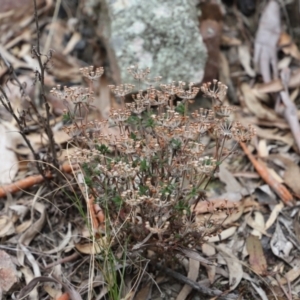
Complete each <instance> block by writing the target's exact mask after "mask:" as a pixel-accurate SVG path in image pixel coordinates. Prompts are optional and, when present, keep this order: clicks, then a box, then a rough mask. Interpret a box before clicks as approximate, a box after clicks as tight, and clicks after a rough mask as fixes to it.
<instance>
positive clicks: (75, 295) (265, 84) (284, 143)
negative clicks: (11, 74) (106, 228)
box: [0, 1, 300, 300]
mask: <svg viewBox="0 0 300 300" xmlns="http://www.w3.org/2000/svg"><path fill="white" fill-rule="evenodd" d="M14 2H16V1H12V3H14ZM294 2H295V1H294ZM26 3H27V1H26ZM45 3H46V6H43V5H45ZM295 3H296V2H295ZM264 4H265V3H264ZM24 5H27V4H24ZM53 5H54V3H53V2H52V1H46V2H44V1H38V7H39V14H40V16H41V18H42V19H43V18H45V19H46V18H47V17H49V16H51V17H52V15H51V13H50V11H51V10H49V9H50V7H53ZM284 5H287V4H282V6H284ZM290 5H291V4H290ZM30 7H31V6H30ZM216 7H218V6H216ZM257 8H258V6H257ZM12 9H13V10H12V11H14V10H15V9H16V8H14V7H13V8H12ZM222 9H223V10H225V11H230V10H231V7H228V6H226V5H224V4H223V5H222V7H221V9H220V11H222ZM282 11H283V9H282V8H280V6H279V5H278V3H277V2H276V1H269V3H268V4H266V5H265V6H264V10H263V13H262V14H261V15H260V14H259V10H258V9H257V11H256V13H255V17H251V16H248V17H247V16H244V15H241V12H240V11H239V12H236V13H235V14H234V15H233V17H232V20H228V19H227V17H226V15H225V16H224V20H223V23H222V24H221V23H218V22H219V21H216V20H215V21H212V19H210V18H211V17H207V18H206V25H205V24H204V25H205V26H207V27H209V26H216V28H217V42H218V43H219V44H218V45H217V49H218V51H215V53H213V56H212V57H217V56H218V57H219V58H218V59H219V61H220V64H221V67H220V68H219V69H220V70H218V69H214V70H213V72H214V76H215V74H217V72H219V76H220V77H223V79H222V80H223V81H224V82H225V83H228V85H229V86H230V91H231V93H232V94H233V95H234V96H233V97H231V96H230V93H229V100H230V101H231V100H232V99H234V101H235V104H236V105H238V106H239V109H238V110H237V111H236V112H235V113H236V115H237V118H238V119H240V120H241V122H248V123H249V122H250V123H254V125H255V126H256V129H257V138H256V140H254V141H253V142H252V145H250V146H249V147H247V149H246V148H244V147H243V146H242V148H243V151H244V152H243V151H240V152H239V153H237V154H236V155H235V157H234V158H230V161H229V163H228V164H227V166H225V165H221V167H220V170H219V176H218V178H219V179H218V180H219V182H220V184H219V185H216V186H214V185H213V184H212V188H211V190H210V191H209V193H210V197H209V199H207V200H206V201H204V202H200V203H198V204H197V206H196V207H194V208H193V210H194V212H195V213H196V217H197V218H198V220H199V222H200V223H201V224H203V225H204V226H208V223H207V220H211V221H213V222H211V223H209V224H210V225H209V226H216V227H217V228H218V229H219V232H218V234H217V235H216V236H211V237H207V238H206V241H205V243H204V244H203V245H202V247H201V248H199V249H197V251H192V250H190V249H184V248H180V245H178V249H179V250H178V251H179V252H180V253H181V255H183V256H185V257H186V258H188V262H189V269H188V271H187V272H186V271H185V270H184V269H180V270H169V269H165V272H164V274H165V277H166V279H165V282H166V284H165V285H162V284H160V283H157V282H156V281H158V280H157V279H158V278H159V276H158V274H159V269H157V270H153V273H152V274H147V276H146V275H145V274H146V273H142V275H143V276H141V278H140V280H139V281H137V282H138V284H137V285H135V281H134V280H133V282H132V283H131V284H130V285H129V286H131V288H132V290H131V291H130V292H128V293H127V295H128V296H127V298H126V295H125V296H124V299H146V298H147V297H148V298H149V297H150V298H151V299H161V298H160V297H161V294H168V293H167V291H168V289H170V285H172V282H173V283H174V281H172V280H175V281H176V282H177V283H178V282H179V283H180V285H179V288H178V289H177V290H176V292H172V293H171V295H170V297H172V296H173V298H174V299H176V298H177V299H186V298H187V297H190V298H189V299H197V298H196V297H194V296H195V291H202V292H203V291H205V293H207V295H208V294H209V295H210V297H215V299H218V298H219V299H222V297H223V299H225V298H224V297H228V298H226V299H238V298H239V299H254V298H255V299H258V298H261V299H263V300H264V299H284V298H283V296H282V295H285V297H286V295H287V296H288V297H290V299H292V298H293V299H299V296H298V293H299V291H300V285H299V278H300V262H299V259H298V257H297V251H299V244H300V241H299V239H300V226H299V220H300V217H299V216H300V212H299V199H300V190H299V184H298V179H297V178H299V160H300V157H299V146H296V145H299V131H297V130H296V129H295V127H294V126H295V125H293V124H299V111H300V110H299V107H300V101H299V100H300V98H299V92H298V91H297V90H296V89H297V88H299V86H300V80H299V74H300V69H299V64H297V60H299V50H298V47H297V45H299V37H298V40H297V39H296V37H295V36H292V35H289V34H287V32H285V31H283V26H282V24H283V22H284V20H283V19H282V16H281V14H282ZM5 13H6V12H5ZM10 16H13V17H12V19H11V20H9V19H7V17H5V14H4V15H3V16H2V15H1V18H2V17H3V18H6V21H7V23H6V25H5V23H3V24H2V23H1V26H0V30H1V32H2V33H3V34H2V36H1V44H2V46H1V49H0V53H1V56H2V57H3V58H5V59H6V61H8V62H9V63H10V64H11V65H12V66H13V67H14V69H16V70H19V72H20V73H22V76H24V77H23V79H22V82H25V81H26V82H28V84H27V88H29V87H31V86H32V84H31V82H32V81H33V80H34V76H33V73H32V72H31V71H30V72H28V70H30V69H32V70H33V71H34V70H35V68H36V67H35V63H34V62H33V60H32V59H31V56H30V48H31V47H30V43H31V36H33V33H35V29H34V26H29V27H27V26H25V25H24V24H31V25H32V20H33V17H32V16H33V14H32V12H30V11H28V13H26V14H24V16H20V15H18V14H11V15H10ZM238 16H240V17H239V20H238V21H237V20H236V19H235V18H237V17H238ZM241 16H242V17H241ZM259 17H260V18H259ZM81 18H82V19H79V20H77V21H78V22H83V21H84V18H86V16H85V15H84V14H81ZM208 20H209V21H208ZM253 20H254V21H253ZM255 20H256V21H255ZM53 22H54V23H53V24H52V25H53V26H54V25H55V26H56V27H55V28H59V30H58V31H57V32H58V33H60V35H54V36H53V37H52V38H53V39H54V42H53V44H56V45H57V47H58V48H57V49H56V51H57V52H56V53H55V54H54V56H53V65H54V66H55V67H52V68H51V69H50V70H48V71H47V72H46V82H49V87H50V86H53V85H54V84H53V83H54V82H55V81H59V82H64V83H72V84H81V77H80V75H79V73H78V68H79V67H82V57H79V56H80V54H79V53H78V52H77V53H76V45H77V44H78V43H80V41H82V40H84V39H85V37H84V36H83V35H82V34H81V32H79V31H77V29H76V27H75V29H72V30H73V31H72V30H70V26H69V24H68V22H66V20H65V19H63V18H61V19H59V20H56V21H55V20H54V21H53ZM216 22H217V23H216ZM232 22H233V23H234V24H232ZM238 22H240V23H239V24H240V25H239V26H238V27H236V24H237V23H238ZM251 22H256V23H255V24H256V28H258V30H257V31H256V32H255V31H251V30H249V28H248V25H249V24H251ZM9 24H20V26H19V28H18V30H17V29H16V28H15V25H14V26H12V29H11V31H10V32H8V31H5V28H6V26H11V25H9ZM224 24H225V26H224ZM205 26H204V27H205ZM45 28H47V30H48V31H49V30H53V29H52V26H50V27H49V26H48V27H45ZM53 28H54V27H53ZM205 28H206V27H205ZM66 36H70V38H69V40H68V42H67V43H65V42H64V38H65V37H66ZM245 37H248V38H249V37H251V39H249V40H246V39H245ZM48 38H49V36H48V35H47V34H46V33H45V31H43V36H42V40H44V41H45V42H46V41H47V39H48ZM253 40H254V43H253V42H252V41H253ZM95 41H96V39H94V41H93V42H94V46H95V45H97V43H96V42H95ZM209 42H210V41H209V40H208V41H207V43H209ZM214 42H215V41H211V43H214ZM220 44H222V45H223V46H224V45H225V46H226V47H223V48H221V49H219V45H220ZM16 45H18V47H16ZM208 46H210V47H208V49H212V48H213V47H214V45H213V44H211V45H208ZM95 47H97V46H95ZM219 50H220V51H219ZM253 50H254V54H253ZM21 53H22V55H20V54H21ZM99 53H100V50H99ZM232 53H236V54H237V55H236V56H235V57H233V55H232ZM279 54H280V55H279ZM279 57H280V58H281V62H280V61H279ZM291 58H292V59H291ZM84 59H87V58H86V57H85V58H84ZM91 59H92V61H91ZM98 59H99V55H96V54H94V57H92V58H91V57H89V58H88V59H87V61H89V62H91V63H94V62H95V61H97V60H98ZM283 59H284V60H283ZM101 60H102V61H104V60H105V58H104V57H101ZM282 70H283V71H282ZM286 70H287V71H286ZM280 71H281V73H280ZM7 72H8V67H7V66H5V65H3V66H2V65H1V69H0V76H1V78H2V79H4V80H7V78H8V77H7V74H8V73H7ZM282 72H283V73H282ZM284 72H289V76H288V77H283V76H284V75H285V73H284ZM236 74H238V76H237V75H236ZM280 74H282V76H281V77H280ZM259 75H262V79H261V78H260V77H259ZM208 76H209V74H208ZM237 78H238V79H237ZM105 81H108V79H107V78H105ZM8 85H9V91H8V90H6V91H7V92H8V93H10V98H11V99H12V100H11V101H12V103H13V105H14V106H15V107H18V108H19V110H20V111H21V110H22V109H26V107H24V105H25V102H24V101H20V99H21V98H20V96H18V95H20V91H19V88H18V87H17V86H16V85H15V84H11V82H10V81H9V82H8V83H7V86H8ZM101 85H102V86H103V84H99V89H100V86H101ZM29 90H31V91H28V94H31V95H33V94H34V88H30V89H29ZM96 93H97V91H96ZM98 93H99V95H100V94H101V93H100V92H99V91H98ZM274 94H276V96H277V97H279V96H280V97H281V98H280V99H281V100H278V99H276V97H274ZM106 95H108V93H107V94H106ZM18 97H19V98H18ZM102 97H103V94H102ZM109 97H110V96H109ZM99 99H100V96H99V98H98V100H97V101H96V103H97V104H96V106H97V107H98V115H99V116H100V117H101V115H102V116H106V115H107V111H108V106H113V105H115V104H116V103H114V99H109V101H108V100H107V99H108V97H105V102H104V101H102V100H101V101H100V100H99ZM226 101H227V100H226ZM51 105H52V111H53V112H54V114H55V118H54V119H53V120H52V121H53V123H52V126H53V128H54V129H55V130H54V135H55V140H56V141H57V144H58V145H59V147H61V151H62V153H64V154H63V155H62V156H61V159H62V160H63V159H65V157H64V155H65V153H67V152H66V151H65V149H66V144H67V143H68V142H69V137H68V136H67V135H66V134H65V132H64V131H62V125H63V120H62V114H63V106H61V103H60V102H59V101H57V99H52V100H51ZM290 108H292V109H290ZM1 110H2V108H1ZM3 115H5V113H4V112H3ZM291 115H292V116H293V119H291V118H290V116H291ZM6 117H7V116H6ZM94 117H95V116H91V118H94ZM0 125H1V126H0V131H1V135H0V136H1V143H0V144H1V147H0V157H1V161H2V162H3V163H1V167H0V171H1V172H0V173H1V176H0V182H1V185H2V186H3V191H4V193H3V195H2V198H1V199H0V204H1V206H0V209H1V210H0V238H1V247H2V250H0V255H1V258H2V259H0V264H2V265H1V266H0V270H1V271H0V291H1V293H2V294H3V295H4V297H7V295H11V294H12V293H16V295H17V297H18V298H17V299H21V298H22V297H23V296H25V295H27V294H28V293H29V295H30V297H31V298H32V299H41V298H42V297H43V296H45V295H50V296H51V295H52V297H54V295H56V297H57V299H63V298H59V297H61V296H62V295H64V294H67V295H69V296H70V298H71V299H83V295H84V296H86V295H87V292H81V291H82V290H83V289H82V290H81V289H80V288H79V287H81V285H80V284H81V283H82V282H83V279H82V278H84V280H87V281H88V280H89V277H90V272H89V267H90V266H89V259H86V258H89V257H93V256H95V255H99V256H102V255H103V251H102V250H103V248H102V246H103V245H105V244H107V243H108V241H106V236H105V234H104V233H103V232H102V233H101V234H99V235H98V236H96V237H91V234H90V233H88V234H87V227H86V224H84V221H83V219H82V217H81V216H80V214H79V213H78V210H77V209H76V208H75V204H74V202H72V201H70V200H69V198H68V197H66V194H63V193H60V192H59V187H55V188H53V186H52V189H51V188H50V187H49V186H47V184H46V185H44V190H39V185H42V182H43V180H44V179H43V178H41V179H39V181H35V182H36V183H37V185H36V186H35V187H31V186H24V187H23V185H19V184H18V183H17V184H16V185H17V186H19V187H22V188H21V190H22V189H28V188H29V190H27V191H26V193H25V192H24V193H22V192H20V188H16V189H11V190H10V189H5V187H7V186H6V184H9V183H12V182H14V181H15V179H22V178H23V177H24V176H27V175H28V174H30V172H31V171H32V169H31V167H30V164H25V168H23V169H22V168H21V163H20V161H21V160H24V159H25V160H26V159H27V160H31V159H33V157H32V156H31V153H30V151H28V149H26V148H25V147H24V142H23V140H22V139H21V138H20V136H19V135H18V134H17V133H16V132H17V130H16V128H15V125H16V124H14V121H13V120H11V119H10V120H9V119H7V121H5V122H4V121H3V122H1V124H0ZM28 130H29V131H28V138H29V139H30V140H31V141H32V144H33V145H34V148H35V150H36V151H40V154H41V157H42V154H43V148H44V147H45V146H46V144H47V142H48V141H47V139H45V136H44V134H43V132H41V130H40V129H39V127H38V126H37V124H36V123H34V122H33V123H32V124H30V126H28ZM70 146H71V147H70V153H71V151H73V149H74V148H73V147H72V145H70ZM256 151H257V152H256ZM286 154H288V156H286ZM272 155H276V156H277V159H278V160H279V161H281V166H278V165H274V157H273V158H272ZM247 157H248V159H249V160H248V159H247ZM272 160H273V161H272ZM4 162H5V164H4ZM235 174H244V175H245V176H237V175H235ZM247 174H248V175H249V174H252V175H253V176H252V175H251V176H248V175H247ZM65 176H66V177H67V179H68V180H69V181H70V182H72V184H73V182H74V181H73V177H72V176H71V175H65ZM280 178H281V181H280V182H279V179H280ZM263 186H267V187H268V188H269V190H270V191H271V192H272V191H273V195H272V196H268V197H267V196H263V194H262V193H260V194H258V193H255V190H256V191H257V190H258V189H261V188H262V187H263ZM253 187H255V188H253ZM47 189H51V192H52V194H51V193H47V196H45V190H47ZM53 189H54V190H55V192H53ZM56 189H57V190H56ZM9 192H11V193H13V194H12V195H9ZM3 196H7V200H4V198H3ZM10 197H13V198H14V200H13V202H10V201H9V198H10ZM70 197H72V196H70ZM262 199H263V201H262ZM5 203H8V205H5ZM207 203H209V205H211V206H210V207H213V209H218V210H220V211H219V212H218V214H216V215H215V214H212V211H207V205H208V204H207ZM77 204H78V203H77ZM224 206H226V209H232V208H235V209H236V210H235V211H234V212H233V213H231V214H230V215H229V216H228V215H227V213H226V209H223V208H224ZM221 208H222V209H221ZM93 239H94V241H93ZM233 241H234V244H233ZM146 243H147V241H145V244H146ZM137 248H140V247H137ZM74 253H75V254H76V255H74ZM153 255H155V251H154V253H153ZM102 259H104V257H102ZM103 261H104V260H103ZM48 265H49V266H50V267H51V266H52V267H51V268H50V269H47V268H46V267H47V266H48ZM130 265H131V266H130ZM126 266H130V268H131V269H133V270H134V271H133V272H136V271H140V270H141V269H139V268H138V267H137V266H136V264H135V263H134V259H132V260H129V261H128V262H126ZM55 267H57V270H58V271H57V272H58V274H55V275H54V273H53V274H52V275H51V272H52V271H54V270H56V269H55ZM94 268H95V273H96V275H97V276H96V277H94V278H98V279H99V278H100V279H101V278H102V280H103V282H101V283H99V284H98V285H97V284H95V287H94V292H95V293H98V295H99V297H98V298H97V299H101V298H102V299H105V297H106V296H107V295H108V294H109V289H108V287H107V286H106V285H105V281H106V280H107V279H105V276H103V274H102V272H101V266H99V265H97V266H94ZM126 268H128V270H129V269H130V268H129V267H126ZM126 268H123V269H126ZM47 270H48V271H49V272H48V271H47ZM115 270H122V267H118V266H115ZM128 270H127V271H128ZM128 272H129V271H128ZM174 272H175V273H174ZM176 272H177V273H176ZM118 274H119V275H120V274H122V272H119V273H118ZM133 277H134V276H133ZM65 278H68V281H67V280H65ZM124 278H125V276H124ZM205 280H206V281H205ZM49 281H50V282H52V283H53V286H52V287H53V289H51V288H46V285H45V290H44V291H41V289H39V288H36V287H37V285H38V284H39V283H40V284H41V283H46V282H49ZM203 282H206V283H205V285H204V284H203ZM168 284H169V285H168ZM18 285H19V286H18ZM161 288H163V289H164V290H160V289H161ZM86 290H87V289H86V288H85V289H84V291H86ZM129 290H130V289H129ZM274 290H276V292H277V295H278V296H277V297H276V296H274ZM158 291H159V292H158ZM80 293H81V294H82V295H80ZM125 294H126V293H125ZM188 295H189V296H188ZM193 297H194V298H193ZM150 298H149V299H150ZM4 299H5V298H4ZM8 299H9V298H8Z"/></svg>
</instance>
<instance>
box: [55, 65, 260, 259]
mask: <svg viewBox="0 0 300 300" xmlns="http://www.w3.org/2000/svg"><path fill="white" fill-rule="evenodd" d="M81 71H82V74H83V76H85V77H87V78H89V79H90V80H91V81H92V80H94V79H96V78H98V77H100V76H101V75H102V73H103V69H96V70H95V71H94V69H93V67H90V68H85V69H82V70H81ZM129 73H130V74H132V75H134V77H135V78H137V80H138V81H139V86H140V85H141V83H142V82H144V83H146V84H148V87H147V88H146V89H145V90H140V91H138V92H137V93H136V94H134V95H133V97H132V98H133V101H132V102H131V103H126V104H125V95H126V94H128V93H131V92H133V91H134V86H133V85H120V86H110V88H111V91H112V92H113V93H114V94H115V95H116V96H117V97H120V98H121V99H122V101H121V102H122V104H123V107H122V109H118V110H117V109H112V110H111V112H110V116H109V119H108V120H106V121H92V122H87V121H86V120H84V118H83V117H81V113H82V112H83V111H85V110H86V109H88V108H89V107H90V105H91V102H92V100H93V97H92V94H93V92H92V90H91V87H92V84H90V87H89V88H87V89H83V88H77V90H76V88H67V87H65V88H64V89H63V90H62V91H61V89H60V87H58V88H56V89H53V90H52V93H54V94H56V95H57V96H60V97H61V98H62V99H66V100H67V99H68V100H71V101H72V102H73V103H74V107H75V109H74V111H69V113H68V116H69V119H72V121H73V123H72V124H71V125H69V126H66V128H65V130H66V132H67V133H68V134H70V135H71V136H72V138H73V139H74V140H75V141H76V142H77V145H78V146H80V147H79V148H78V151H77V152H76V153H75V154H74V155H73V156H72V157H71V161H73V162H74V163H78V164H79V165H80V166H81V167H82V170H83V171H84V173H85V180H86V184H87V185H88V187H89V189H90V190H89V192H90V193H91V194H93V196H94V198H95V199H96V201H97V203H98V204H99V205H100V206H101V207H102V209H103V210H104V211H105V222H106V224H105V230H106V232H105V234H106V235H110V237H109V238H110V240H112V241H118V243H119V244H125V242H126V245H127V251H128V253H133V252H139V253H143V251H144V250H145V249H147V248H149V247H150V248H151V247H155V249H156V250H157V251H158V252H160V253H161V255H166V253H167V254H168V255H170V253H172V250H173V249H175V248H176V246H178V245H180V246H181V247H190V248H191V247H192V248H193V247H196V246H197V245H199V244H201V243H202V242H203V238H204V237H205V236H211V235H213V234H217V233H218V230H219V229H220V227H218V226H217V225H216V224H214V223H213V222H210V221H209V220H208V221H207V222H206V224H200V223H198V222H197V218H196V215H195V212H194V209H193V207H194V206H195V205H196V204H197V203H198V202H199V201H203V200H205V199H206V194H205V189H206V187H207V185H208V183H209V182H210V180H211V179H212V178H213V176H214V173H215V172H217V171H218V167H219V165H220V164H221V163H222V161H223V160H224V159H225V158H226V157H228V156H229V155H230V154H231V153H232V151H234V150H235V148H236V146H237V145H238V143H239V142H247V141H249V140H250V139H251V138H252V137H253V136H254V134H255V131H254V129H253V127H252V126H249V127H248V128H245V127H244V126H242V125H241V124H240V123H239V122H234V121H231V120H230V118H229V117H230V114H231V112H232V111H233V108H232V107H230V106H226V105H223V100H224V98H225V96H226V91H227V87H226V86H225V85H224V84H222V83H221V82H218V81H216V80H215V81H213V83H212V84H210V83H209V84H204V85H203V86H202V87H201V91H202V92H203V93H204V95H205V96H208V97H210V98H211V99H212V109H203V108H200V109H199V110H196V111H193V112H191V113H189V103H190V101H192V100H193V99H194V98H195V96H196V95H197V93H198V92H199V90H200V88H198V87H195V86H194V85H193V84H192V83H191V84H189V85H188V88H187V89H185V86H186V84H185V83H184V82H179V83H178V84H176V83H175V82H173V83H171V84H167V85H166V84H161V85H160V90H158V89H156V88H154V87H153V86H151V85H150V84H149V82H151V80H149V79H148V75H149V69H146V70H139V69H138V68H137V67H136V66H133V67H130V68H129ZM158 79H159V78H158ZM158 79H156V80H155V81H157V80H158ZM176 97H177V98H176ZM178 98H181V101H177V103H175V100H176V99H178ZM78 112H79V114H78ZM111 129H113V131H112V133H111ZM205 135H209V136H210V137H211V138H212V139H213V140H214V148H213V149H207V145H205V144H202V141H203V137H204V136H205ZM212 150H213V151H212ZM225 209H226V208H225ZM208 212H211V211H210V207H208ZM211 213H212V214H213V213H214V212H213V211H212V212H211ZM118 243H115V244H114V243H112V247H116V248H117V247H118Z"/></svg>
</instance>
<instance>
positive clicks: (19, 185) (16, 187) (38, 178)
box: [0, 165, 75, 198]
mask: <svg viewBox="0 0 300 300" xmlns="http://www.w3.org/2000/svg"><path fill="white" fill-rule="evenodd" d="M73 169H75V167H74V166H71V165H63V166H62V167H61V171H62V172H63V173H71V172H72V170H73ZM45 178H47V179H51V178H53V174H52V173H51V172H49V173H47V174H46V175H45ZM45 178H44V177H43V176H42V175H33V176H29V177H26V178H24V179H21V180H19V181H16V182H14V183H11V184H8V185H5V186H1V187H0V198H2V197H5V196H6V195H7V193H10V194H14V193H16V192H18V191H21V190H25V189H28V188H30V187H32V186H33V185H35V184H37V183H41V182H43V181H44V180H45Z"/></svg>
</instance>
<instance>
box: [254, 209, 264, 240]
mask: <svg viewBox="0 0 300 300" xmlns="http://www.w3.org/2000/svg"><path fill="white" fill-rule="evenodd" d="M254 222H255V223H256V224H257V225H258V226H259V228H265V219H264V216H263V215H262V213H261V212H260V211H256V212H254ZM251 234H252V235H253V236H257V237H258V238H259V239H261V237H262V233H261V232H260V231H258V230H256V229H253V230H252V232H251Z"/></svg>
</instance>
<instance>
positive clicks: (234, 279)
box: [215, 244, 243, 290]
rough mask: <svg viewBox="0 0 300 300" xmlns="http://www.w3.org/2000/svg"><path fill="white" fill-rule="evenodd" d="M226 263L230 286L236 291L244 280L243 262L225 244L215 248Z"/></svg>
mask: <svg viewBox="0 0 300 300" xmlns="http://www.w3.org/2000/svg"><path fill="white" fill-rule="evenodd" d="M215 247H216V249H217V250H219V252H220V254H221V255H222V257H223V258H224V260H225V261H226V264H227V267H228V270H229V285H230V290H234V289H235V288H236V287H237V286H238V285H239V283H240V281H241V280H242V278H243V268H242V264H241V262H240V261H239V260H238V259H237V258H236V256H235V255H234V254H233V253H232V250H231V249H230V248H228V247H227V246H226V245H225V244H219V245H218V246H215Z"/></svg>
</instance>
